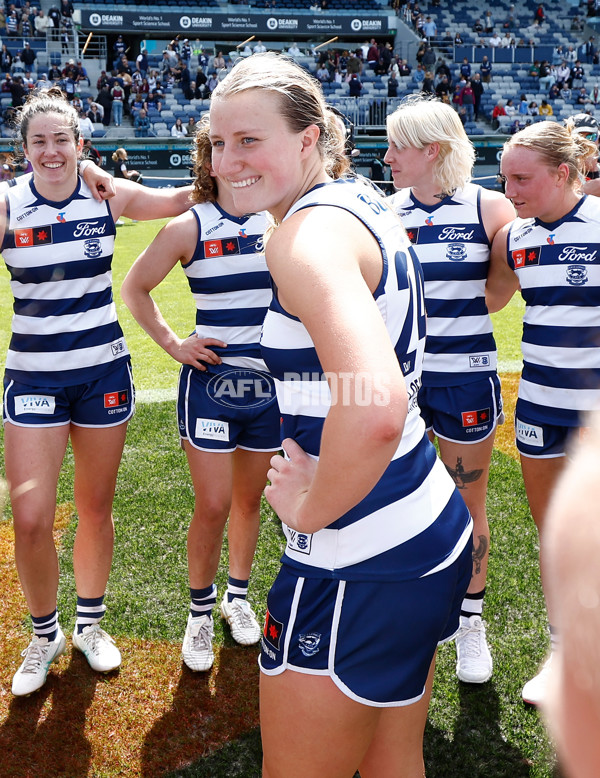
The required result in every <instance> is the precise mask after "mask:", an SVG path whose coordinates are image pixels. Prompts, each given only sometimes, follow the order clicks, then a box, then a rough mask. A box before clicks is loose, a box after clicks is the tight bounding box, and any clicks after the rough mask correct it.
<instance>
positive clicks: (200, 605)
mask: <svg viewBox="0 0 600 778" xmlns="http://www.w3.org/2000/svg"><path fill="white" fill-rule="evenodd" d="M190 599H191V603H190V614H191V616H192V618H193V619H195V618H197V617H198V616H210V614H211V613H212V609H213V608H214V606H215V605H216V603H217V587H216V586H215V585H214V583H213V584H211V585H210V586H205V587H204V589H192V588H191V587H190Z"/></svg>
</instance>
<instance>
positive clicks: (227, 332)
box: [183, 203, 272, 370]
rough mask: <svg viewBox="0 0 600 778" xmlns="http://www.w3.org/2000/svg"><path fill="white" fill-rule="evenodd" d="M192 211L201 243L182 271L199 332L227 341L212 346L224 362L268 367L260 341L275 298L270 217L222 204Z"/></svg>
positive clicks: (198, 207) (257, 367)
mask: <svg viewBox="0 0 600 778" xmlns="http://www.w3.org/2000/svg"><path fill="white" fill-rule="evenodd" d="M192 211H193V213H194V215H195V217H196V220H197V222H198V245H197V247H196V251H195V252H194V256H193V257H192V259H191V260H190V261H189V262H188V263H187V264H185V265H183V269H184V271H185V274H186V275H187V278H188V282H189V285H190V289H191V291H192V295H193V297H194V300H195V302H196V334H197V335H198V337H202V338H216V339H218V340H222V341H223V342H224V343H227V348H220V347H218V346H211V350H213V351H214V352H215V353H216V354H218V355H219V356H220V357H221V359H222V360H223V362H224V364H227V365H233V366H235V367H242V368H247V369H255V370H265V364H264V362H263V360H262V357H261V355H260V343H259V341H260V330H261V327H262V323H263V321H264V318H265V314H266V312H267V308H268V307H269V303H270V302H271V297H272V292H271V281H270V276H269V271H268V270H267V264H266V262H265V255H264V249H263V235H264V232H265V230H266V229H267V226H268V222H267V217H266V215H265V214H264V213H258V214H250V215H249V216H241V217H236V216H231V215H230V214H228V213H226V212H225V211H224V210H223V209H222V208H221V207H220V206H219V205H218V204H217V203H200V204H197V205H195V206H194V207H193V208H192Z"/></svg>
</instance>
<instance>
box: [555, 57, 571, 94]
mask: <svg viewBox="0 0 600 778" xmlns="http://www.w3.org/2000/svg"><path fill="white" fill-rule="evenodd" d="M570 78H571V68H570V67H569V66H568V65H567V62H566V60H564V59H563V61H562V62H561V63H560V65H559V66H558V67H557V68H556V83H557V84H558V87H559V89H562V86H563V84H565V83H566V82H567V81H569V79H570Z"/></svg>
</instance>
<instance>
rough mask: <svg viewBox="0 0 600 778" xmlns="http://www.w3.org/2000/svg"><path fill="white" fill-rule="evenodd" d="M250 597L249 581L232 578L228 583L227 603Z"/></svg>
mask: <svg viewBox="0 0 600 778" xmlns="http://www.w3.org/2000/svg"><path fill="white" fill-rule="evenodd" d="M247 595H248V580H245V581H243V580H242V579H241V578H232V577H231V576H229V580H228V581H227V602H232V601H233V600H234V599H235V598H236V597H239V598H240V599H241V600H245V599H246V597H247Z"/></svg>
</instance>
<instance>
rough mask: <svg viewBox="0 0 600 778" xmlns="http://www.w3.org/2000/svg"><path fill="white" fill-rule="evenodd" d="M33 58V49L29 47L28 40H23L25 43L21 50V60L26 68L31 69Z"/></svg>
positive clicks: (34, 54)
mask: <svg viewBox="0 0 600 778" xmlns="http://www.w3.org/2000/svg"><path fill="white" fill-rule="evenodd" d="M35 58H36V53H35V51H34V50H33V49H32V48H31V45H30V43H29V41H25V45H24V46H23V51H22V52H21V60H22V62H23V64H24V65H25V67H26V69H27V70H32V69H33V64H34V62H35Z"/></svg>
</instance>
